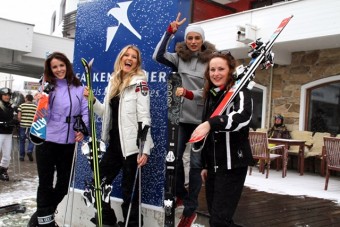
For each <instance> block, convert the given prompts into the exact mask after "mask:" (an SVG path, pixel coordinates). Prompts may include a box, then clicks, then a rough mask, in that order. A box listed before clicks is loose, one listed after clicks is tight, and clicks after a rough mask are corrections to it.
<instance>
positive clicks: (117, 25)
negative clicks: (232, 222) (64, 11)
mask: <svg viewBox="0 0 340 227" xmlns="http://www.w3.org/2000/svg"><path fill="white" fill-rule="evenodd" d="M80 2H81V3H80V4H79V5H78V10H77V20H76V37H75V53H74V62H73V63H74V70H75V72H76V73H77V76H78V77H79V78H80V79H81V81H82V82H83V84H84V85H86V81H85V74H84V69H83V66H82V64H81V61H80V59H81V58H85V59H86V60H87V61H90V60H91V59H92V58H94V63H93V67H92V68H93V70H92V75H91V76H92V83H93V90H94V94H95V96H96V97H97V98H98V99H99V100H100V101H103V99H104V92H105V88H106V86H107V84H108V81H109V79H110V75H111V73H112V71H113V65H114V61H115V59H116V57H117V55H118V53H119V52H120V50H121V49H122V48H123V47H124V46H126V45H129V44H133V45H136V46H137V47H138V48H139V49H140V50H141V52H142V60H143V68H144V70H145V71H146V72H147V74H148V81H149V86H150V92H151V117H152V128H151V130H152V138H153V140H154V143H155V147H154V148H153V149H152V151H151V156H150V157H149V161H148V164H147V165H146V166H145V167H143V168H142V202H143V203H147V204H151V205H155V206H162V203H163V201H162V200H163V191H164V176H165V155H166V152H167V106H166V103H167V97H166V89H167V86H166V78H167V75H168V73H169V72H170V71H169V70H170V69H169V68H167V67H164V66H163V65H161V64H159V63H157V62H155V61H153V60H152V54H153V51H154V49H155V47H156V45H157V43H158V41H159V40H160V38H161V36H162V35H163V33H164V31H165V30H166V28H167V27H168V25H169V23H170V22H171V21H173V20H175V19H176V16H177V13H178V7H181V9H189V7H190V1H189V0H187V1H177V0H170V1H169V0H135V1H108V0H105V1H80ZM181 13H182V15H183V16H182V17H185V16H186V15H188V10H186V12H181ZM187 18H188V17H187ZM182 27H185V25H184V26H182ZM181 35H182V37H183V28H182V29H181V30H180V31H179V32H178V34H177V35H176V37H181ZM182 40H183V38H182ZM174 44H175V41H174V42H173V43H172V49H173V47H174ZM96 121H97V134H98V138H100V131H101V119H100V118H98V117H97V118H96ZM78 153H79V155H78V157H79V158H78V162H77V169H76V187H77V188H80V189H84V187H85V181H91V177H92V173H91V169H90V166H89V164H88V163H87V160H86V157H84V156H83V155H81V152H80V151H78ZM120 182H121V176H119V177H117V179H116V180H115V181H114V182H113V185H114V187H113V188H114V189H113V191H112V194H111V195H112V196H115V197H119V198H121V189H120Z"/></svg>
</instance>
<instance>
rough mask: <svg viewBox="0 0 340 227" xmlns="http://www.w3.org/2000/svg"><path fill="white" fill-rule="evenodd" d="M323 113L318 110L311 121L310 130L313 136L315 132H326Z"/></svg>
mask: <svg viewBox="0 0 340 227" xmlns="http://www.w3.org/2000/svg"><path fill="white" fill-rule="evenodd" d="M324 115H325V112H324V111H323V110H322V109H321V108H318V109H317V110H316V112H315V114H314V115H313V117H312V119H311V130H312V132H313V136H314V134H315V133H316V132H328V127H327V124H326V121H325V118H324Z"/></svg>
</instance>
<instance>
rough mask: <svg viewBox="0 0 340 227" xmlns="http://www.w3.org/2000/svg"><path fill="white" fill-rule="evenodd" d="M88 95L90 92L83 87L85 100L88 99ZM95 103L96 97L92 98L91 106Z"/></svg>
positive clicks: (87, 88)
mask: <svg viewBox="0 0 340 227" xmlns="http://www.w3.org/2000/svg"><path fill="white" fill-rule="evenodd" d="M89 94H90V91H89V87H87V86H86V87H85V88H84V92H83V95H84V97H85V98H86V99H88V98H89ZM95 102H96V97H94V96H93V104H94V103H95Z"/></svg>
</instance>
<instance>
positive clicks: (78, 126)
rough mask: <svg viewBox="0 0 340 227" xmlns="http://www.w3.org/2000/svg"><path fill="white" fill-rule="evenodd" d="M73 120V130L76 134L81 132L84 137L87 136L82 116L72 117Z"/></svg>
mask: <svg viewBox="0 0 340 227" xmlns="http://www.w3.org/2000/svg"><path fill="white" fill-rule="evenodd" d="M74 118H75V119H76V121H75V122H74V124H73V130H74V131H76V132H81V133H83V135H84V136H88V135H89V132H88V130H87V127H86V125H85V123H84V121H83V119H82V115H81V114H79V115H77V116H74Z"/></svg>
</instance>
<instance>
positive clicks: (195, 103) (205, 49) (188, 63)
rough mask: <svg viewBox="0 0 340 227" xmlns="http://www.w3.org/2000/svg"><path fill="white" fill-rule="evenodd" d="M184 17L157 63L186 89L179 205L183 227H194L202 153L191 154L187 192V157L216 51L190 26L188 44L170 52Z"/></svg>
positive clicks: (182, 92) (173, 26)
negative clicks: (177, 76) (175, 75)
mask: <svg viewBox="0 0 340 227" xmlns="http://www.w3.org/2000/svg"><path fill="white" fill-rule="evenodd" d="M180 16H181V14H180V13H178V16H177V18H176V20H175V21H172V22H171V23H170V25H169V26H168V28H167V30H166V32H165V33H164V35H163V36H162V38H161V40H160V41H159V43H158V44H157V46H156V49H155V51H154V54H153V59H154V60H155V61H157V62H159V63H161V64H164V65H166V66H169V67H171V68H172V70H175V71H177V72H178V73H179V74H180V76H181V78H182V85H183V87H180V88H178V89H177V91H176V96H180V97H182V99H181V106H180V119H179V131H178V145H177V146H178V148H177V157H176V158H177V163H176V164H177V166H176V168H177V169H176V171H177V176H176V205H177V207H179V206H181V205H182V204H183V202H184V210H183V214H182V216H181V221H180V223H179V224H178V226H179V227H186V226H188V227H190V226H191V225H192V224H193V223H194V222H195V220H196V218H197V214H196V212H195V211H196V209H197V207H198V194H199V192H200V190H201V186H202V180H201V177H200V172H201V170H202V166H201V157H200V153H197V152H196V153H193V152H192V151H191V150H190V153H191V154H190V171H189V187H188V190H187V189H186V188H185V171H184V167H183V154H184V151H185V146H186V143H187V142H188V140H189V138H190V135H191V133H192V132H193V130H194V129H195V128H196V127H197V125H198V124H199V123H201V120H202V108H203V100H202V88H203V84H204V79H203V77H204V70H205V68H206V66H207V61H208V59H209V58H210V56H211V54H212V53H213V52H214V51H216V49H215V46H214V45H213V44H211V43H209V42H208V41H205V35H204V30H203V29H202V28H201V27H200V26H198V25H189V26H188V27H187V28H186V29H185V33H184V41H183V42H178V43H177V44H176V48H175V53H170V52H167V49H168V46H169V43H170V40H171V38H172V37H173V36H174V35H175V33H176V31H177V30H178V28H179V26H181V25H182V24H183V23H184V22H185V20H186V19H185V18H184V19H183V20H180Z"/></svg>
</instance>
